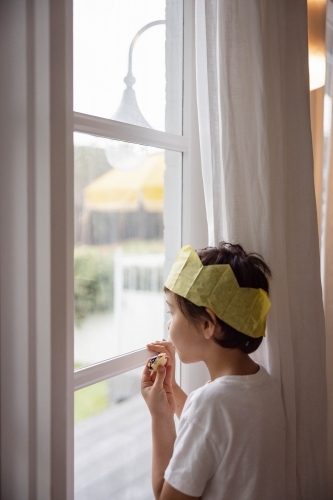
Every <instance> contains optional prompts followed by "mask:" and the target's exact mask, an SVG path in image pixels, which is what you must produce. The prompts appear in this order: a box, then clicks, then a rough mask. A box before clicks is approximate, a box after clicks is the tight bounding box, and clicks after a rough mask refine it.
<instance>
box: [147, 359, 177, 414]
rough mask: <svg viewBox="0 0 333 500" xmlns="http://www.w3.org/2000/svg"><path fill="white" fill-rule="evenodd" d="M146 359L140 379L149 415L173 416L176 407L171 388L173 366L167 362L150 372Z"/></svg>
mask: <svg viewBox="0 0 333 500" xmlns="http://www.w3.org/2000/svg"><path fill="white" fill-rule="evenodd" d="M148 362H149V360H148V361H147V363H146V365H145V367H144V370H143V373H142V379H141V394H142V396H143V398H144V400H145V401H146V404H147V406H148V408H149V411H150V413H151V415H156V416H162V415H167V416H170V415H171V416H173V414H174V413H175V409H176V404H175V399H174V395H173V390H172V371H173V367H172V365H171V364H169V359H168V362H167V364H166V365H165V366H159V367H158V370H157V372H150V371H149V369H148Z"/></svg>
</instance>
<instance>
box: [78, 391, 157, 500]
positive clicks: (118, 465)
mask: <svg viewBox="0 0 333 500" xmlns="http://www.w3.org/2000/svg"><path fill="white" fill-rule="evenodd" d="M153 498H154V497H153V493H152V489H151V423H150V415H149V411H148V409H147V407H146V405H145V403H144V401H143V399H142V396H141V394H137V395H135V396H132V397H131V398H129V399H127V400H125V401H123V402H121V403H117V404H115V405H112V406H111V407H110V408H109V409H107V410H104V411H103V412H101V413H99V414H98V415H96V416H93V417H91V418H89V419H87V420H84V421H82V422H79V423H78V424H76V426H75V500H153Z"/></svg>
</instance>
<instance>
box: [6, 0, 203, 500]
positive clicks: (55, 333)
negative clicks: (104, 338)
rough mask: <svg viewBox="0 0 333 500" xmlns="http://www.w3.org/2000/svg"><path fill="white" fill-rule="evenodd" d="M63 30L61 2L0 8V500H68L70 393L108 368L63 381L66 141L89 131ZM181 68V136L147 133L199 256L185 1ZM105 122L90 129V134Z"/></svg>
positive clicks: (66, 8) (199, 198) (68, 258)
mask: <svg viewBox="0 0 333 500" xmlns="http://www.w3.org/2000/svg"><path fill="white" fill-rule="evenodd" d="M72 31H73V14H72V2H71V0H3V2H1V8H0V37H1V46H2V47H3V49H2V51H1V58H2V59H1V63H3V64H1V65H0V71H1V75H0V85H1V86H2V88H3V89H4V90H5V95H6V99H5V100H4V101H3V113H2V114H1V117H0V119H1V133H0V135H1V140H2V141H3V144H2V145H1V148H0V164H1V170H0V190H1V191H0V245H1V247H0V250H1V252H0V262H1V267H0V269H1V296H0V307H1V319H0V321H1V458H2V460H1V462H2V464H1V497H2V498H27V499H29V500H51V499H52V500H72V499H73V492H74V428H73V414H74V402H73V399H74V398H73V392H74V387H75V384H77V387H79V386H80V384H82V385H81V386H82V387H83V386H84V385H85V384H86V385H89V384H90V383H91V381H92V380H102V379H101V378H100V377H103V378H104V377H105V376H106V375H107V373H109V370H110V369H111V367H110V366H109V365H108V363H109V362H106V364H104V366H102V365H103V363H102V364H98V365H95V367H94V368H92V367H91V369H90V367H89V370H88V371H86V372H84V371H83V372H80V373H78V374H76V375H75V377H74V376H73V359H74V342H73V335H74V334H73V323H74V319H73V296H74V293H73V253H72V250H73V246H74V241H73V238H74V236H73V235H74V231H73V213H74V210H73V141H72V133H73V123H76V125H75V126H76V127H77V128H79V127H82V128H81V129H80V131H85V132H88V129H86V128H85V127H87V126H88V127H89V126H90V125H92V124H91V123H90V125H89V123H87V122H89V119H88V118H87V117H85V116H84V115H81V114H74V116H73V112H72V102H73V96H72V81H73V62H72V35H73V33H72ZM184 60H185V68H184V102H183V137H181V138H179V136H173V134H164V135H163V141H165V142H163V141H162V140H161V139H162V136H161V133H160V132H158V131H151V134H150V135H149V141H150V144H151V145H154V146H158V147H163V148H167V149H168V148H169V149H172V150H176V151H181V152H182V153H183V209H182V227H183V229H182V235H181V241H180V243H181V244H183V243H189V244H192V245H193V246H194V247H197V248H198V247H203V246H206V245H207V226H206V220H205V209H204V200H203V189H202V180H201V172H200V151H199V145H198V144H199V139H198V124H197V117H196V116H197V115H196V98H195V66H194V61H195V57H194V2H193V0H184ZM2 95H3V94H2ZM103 123H104V122H103V119H98V120H97V121H94V127H95V126H97V125H98V127H102V128H103V126H104V125H105V123H104V125H103ZM113 125H115V126H114V127H113V128H112V130H113V132H112V135H114V138H115V139H117V138H122V140H124V130H125V133H126V134H127V135H126V137H127V139H128V140H130V141H131V142H135V141H134V140H133V139H134V138H133V137H132V136H131V134H133V133H134V134H136V138H137V139H138V137H139V135H138V134H139V133H140V134H143V136H140V141H143V142H145V143H146V144H147V141H148V137H147V136H146V135H144V134H146V131H145V130H140V131H139V130H135V128H133V127H134V126H131V125H125V124H113ZM99 130H100V129H99ZM95 133H97V131H96V130H95ZM118 133H119V134H120V135H121V137H120V136H117V134H118ZM102 135H105V131H104V133H103V134H102ZM140 141H139V142H140ZM69 214H72V215H70V216H68V215H69ZM146 355H147V353H146V352H145V350H142V351H137V352H135V353H131V354H129V355H127V361H128V365H126V369H125V370H124V368H125V364H124V359H122V357H119V359H118V358H115V359H114V360H110V362H112V364H113V366H112V371H113V373H116V372H117V370H121V371H123V370H124V371H126V370H127V369H129V367H133V366H136V365H137V364H138V363H139V364H142V360H145V359H146ZM127 361H126V363H127ZM117 365H118V368H117ZM91 370H92V371H94V370H95V373H92V371H91ZM103 370H104V371H103ZM102 372H103V373H102ZM119 373H120V372H119ZM85 377H87V378H86V379H85ZM94 377H95V378H94ZM204 377H205V375H203V374H202V373H201V368H199V367H196V366H190V367H182V385H183V387H184V389H185V390H187V391H190V390H192V389H193V388H195V387H196V386H197V385H199V384H200V383H202V379H203V378H204ZM79 379H80V380H79ZM84 379H85V380H84Z"/></svg>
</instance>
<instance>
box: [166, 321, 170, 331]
mask: <svg viewBox="0 0 333 500" xmlns="http://www.w3.org/2000/svg"><path fill="white" fill-rule="evenodd" d="M170 324H171V319H169V321H168V322H167V324H166V326H167V329H168V330H169V329H170Z"/></svg>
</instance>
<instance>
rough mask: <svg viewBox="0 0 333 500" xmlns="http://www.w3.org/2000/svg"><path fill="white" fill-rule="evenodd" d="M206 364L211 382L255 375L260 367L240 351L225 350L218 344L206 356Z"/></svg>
mask: <svg viewBox="0 0 333 500" xmlns="http://www.w3.org/2000/svg"><path fill="white" fill-rule="evenodd" d="M205 363H206V365H207V368H208V370H209V373H210V378H211V381H213V380H215V379H216V378H219V377H224V376H226V375H254V374H255V373H257V372H258V371H259V365H257V363H255V362H254V361H253V359H251V358H250V356H249V355H248V354H245V353H244V352H242V351H241V350H240V349H225V348H223V347H221V346H219V345H218V344H215V343H214V344H213V345H211V346H210V349H209V351H208V352H207V353H206V356H205Z"/></svg>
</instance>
